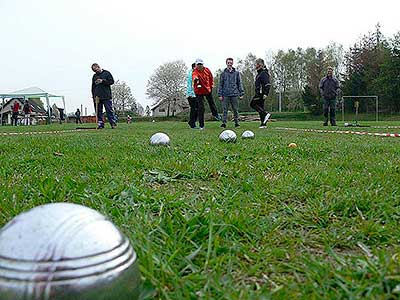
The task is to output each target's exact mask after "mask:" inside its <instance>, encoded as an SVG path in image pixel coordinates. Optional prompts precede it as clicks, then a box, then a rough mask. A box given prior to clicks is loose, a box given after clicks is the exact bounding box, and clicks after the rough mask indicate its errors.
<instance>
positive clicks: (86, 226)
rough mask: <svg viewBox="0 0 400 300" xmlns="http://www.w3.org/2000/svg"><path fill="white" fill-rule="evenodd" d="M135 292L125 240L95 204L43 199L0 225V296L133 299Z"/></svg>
mask: <svg viewBox="0 0 400 300" xmlns="http://www.w3.org/2000/svg"><path fill="white" fill-rule="evenodd" d="M139 292H140V272H139V267H138V261H137V256H136V253H135V251H134V250H133V248H132V246H131V244H130V242H129V240H128V239H127V237H126V236H125V235H123V234H122V233H121V232H120V231H119V230H118V228H117V227H116V226H115V225H114V224H113V223H112V222H110V221H109V220H108V219H106V218H105V217H104V216H103V215H101V214H100V213H98V212H97V211H95V210H93V209H90V208H87V207H85V206H81V205H77V204H71V203H53V204H46V205H42V206H38V207H35V208H33V209H31V210H29V211H27V212H24V213H21V214H20V215H18V216H16V217H15V218H13V219H12V220H11V221H10V222H9V223H7V224H6V225H5V226H4V227H3V228H2V229H1V230H0V299H1V300H22V299H23V300H114V299H118V300H128V299H129V300H135V299H138V296H139Z"/></svg>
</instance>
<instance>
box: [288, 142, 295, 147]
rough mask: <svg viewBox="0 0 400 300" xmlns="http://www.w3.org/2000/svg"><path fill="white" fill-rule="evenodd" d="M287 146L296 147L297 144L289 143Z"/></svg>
mask: <svg viewBox="0 0 400 300" xmlns="http://www.w3.org/2000/svg"><path fill="white" fill-rule="evenodd" d="M288 147H289V148H296V147H297V145H296V144H295V143H290V144H289V145H288Z"/></svg>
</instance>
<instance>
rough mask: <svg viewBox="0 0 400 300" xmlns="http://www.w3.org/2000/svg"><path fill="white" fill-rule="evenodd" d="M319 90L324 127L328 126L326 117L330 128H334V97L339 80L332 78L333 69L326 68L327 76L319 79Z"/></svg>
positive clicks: (338, 88) (338, 86)
mask: <svg viewBox="0 0 400 300" xmlns="http://www.w3.org/2000/svg"><path fill="white" fill-rule="evenodd" d="M319 90H320V92H321V96H322V98H323V99H324V124H323V125H324V126H328V116H329V120H330V122H331V126H336V112H335V108H336V97H337V95H338V94H339V91H340V84H339V80H337V79H336V78H335V77H333V68H332V67H328V71H327V75H326V76H325V77H324V78H322V79H321V81H320V83H319Z"/></svg>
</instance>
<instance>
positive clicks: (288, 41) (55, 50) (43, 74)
mask: <svg viewBox="0 0 400 300" xmlns="http://www.w3.org/2000/svg"><path fill="white" fill-rule="evenodd" d="M399 3H400V1H398V0H396V1H395V0H382V1H371V0H364V1H361V0H356V1H351V0H338V1H332V0H331V1H317V0H311V1H289V0H279V1H266V0H260V1H252V0H249V1H240V2H236V1H232V0H230V1H229V0H213V1H211V0H202V1H184V0H170V1H152V0H147V1H138V2H135V1H128V0H126V1H125V0H114V1H106V0H35V1H33V0H31V1H28V0H0V12H1V18H0V22H1V23H0V37H1V40H0V43H1V48H0V51H1V56H0V59H1V80H0V82H1V83H0V92H11V91H13V90H18V89H22V88H26V87H30V86H38V87H41V88H42V89H45V90H47V91H49V92H52V93H57V94H63V95H65V96H66V100H67V105H66V106H67V111H68V112H72V111H74V110H75V109H76V108H78V107H80V105H81V104H83V106H84V107H85V106H86V107H88V109H89V111H90V112H92V111H93V107H92V104H91V95H90V84H91V81H90V80H91V76H92V71H91V70H90V65H91V64H92V63H93V62H98V63H99V64H100V65H101V66H102V67H103V68H104V69H107V70H109V71H111V73H112V74H113V76H114V78H115V80H117V79H119V80H122V81H125V82H127V83H128V85H129V86H130V87H131V89H132V92H133V94H134V96H135V97H136V99H137V100H138V101H139V102H140V103H141V104H142V105H143V106H144V107H145V106H146V105H150V104H151V100H149V99H146V96H145V91H146V84H147V80H148V79H149V77H150V76H151V74H152V73H153V71H154V70H155V69H156V68H157V67H158V66H159V65H160V64H162V63H165V62H167V61H172V60H176V59H183V60H184V61H185V62H186V63H187V65H188V66H189V65H190V64H191V63H192V62H193V61H194V59H195V58H197V57H201V58H203V60H204V61H205V65H207V66H208V67H210V69H211V70H212V71H215V70H216V69H218V68H222V67H224V65H225V58H226V57H230V56H231V57H233V58H235V59H236V58H244V57H245V56H246V55H247V53H249V52H252V53H254V54H256V55H258V56H260V57H264V56H265V54H266V52H267V51H275V50H278V49H287V48H297V47H303V48H305V47H309V46H310V47H311V46H312V47H325V46H327V45H328V44H329V43H330V42H337V43H340V44H343V45H344V47H345V48H347V47H348V46H350V45H351V44H353V43H354V42H356V41H357V39H358V38H359V37H360V36H361V35H362V34H365V33H367V32H368V31H370V30H373V29H374V26H375V24H376V23H378V22H379V23H381V25H382V31H383V33H384V34H385V35H386V36H392V35H393V34H394V33H396V32H398V31H399V30H400V26H399V25H400V22H399V17H398V13H399V11H400V10H399V8H400V4H399Z"/></svg>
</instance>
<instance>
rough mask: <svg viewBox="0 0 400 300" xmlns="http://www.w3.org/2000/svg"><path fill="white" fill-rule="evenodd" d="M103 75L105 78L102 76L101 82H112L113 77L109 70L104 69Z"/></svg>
mask: <svg viewBox="0 0 400 300" xmlns="http://www.w3.org/2000/svg"><path fill="white" fill-rule="evenodd" d="M104 77H105V78H103V79H102V81H101V83H102V84H104V85H113V84H114V78H113V76H112V75H111V73H110V72H108V71H106V74H105V76H104Z"/></svg>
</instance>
